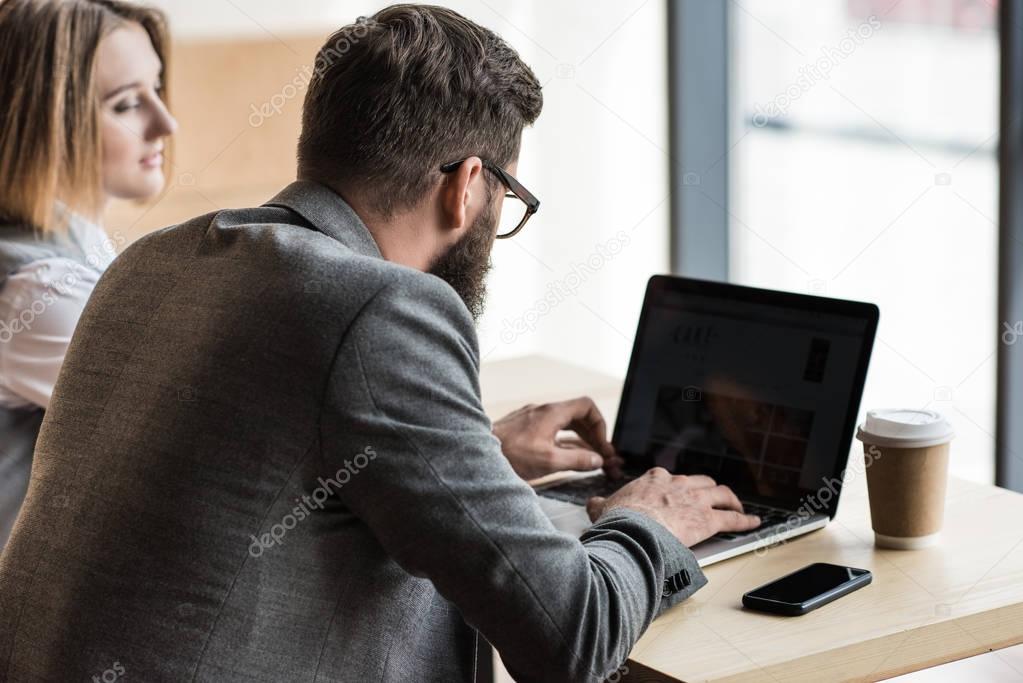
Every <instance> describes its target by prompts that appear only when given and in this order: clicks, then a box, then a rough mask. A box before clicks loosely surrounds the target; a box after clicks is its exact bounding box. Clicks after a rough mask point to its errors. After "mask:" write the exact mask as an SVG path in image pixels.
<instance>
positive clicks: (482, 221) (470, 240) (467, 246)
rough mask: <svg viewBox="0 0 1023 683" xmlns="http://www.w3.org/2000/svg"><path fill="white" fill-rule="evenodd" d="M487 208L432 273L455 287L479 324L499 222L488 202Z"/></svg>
mask: <svg viewBox="0 0 1023 683" xmlns="http://www.w3.org/2000/svg"><path fill="white" fill-rule="evenodd" d="M487 207H488V208H487V210H486V211H485V212H484V213H482V214H480V216H479V218H477V219H476V221H475V222H474V223H473V224H472V227H470V228H469V231H468V232H467V233H466V235H465V236H464V237H463V238H462V239H460V240H459V241H458V242H456V243H455V244H453V245H452V246H451V247H449V248H448V250H447V251H446V252H444V253H443V254H441V255H440V257H439V258H438V259H437V260H436V261H434V263H433V265H432V266H430V271H429V272H430V273H432V274H434V275H436V276H437V277H439V278H441V279H442V280H444V281H445V282H447V283H448V284H449V285H451V287H452V288H453V289H454V290H455V292H457V293H458V296H460V297H462V301H464V302H465V307H466V308H468V309H469V314H470V315H472V319H473V321H476V322H478V321H479V319H480V316H482V315H483V309H484V308H485V307H486V299H487V282H486V280H487V273H488V272H490V267H491V263H490V251H491V249H492V247H493V245H494V228H495V227H496V222H497V219H496V216H495V211H494V205H493V204H492V203H491V202H489V201H488V202H487Z"/></svg>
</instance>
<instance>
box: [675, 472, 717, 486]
mask: <svg viewBox="0 0 1023 683" xmlns="http://www.w3.org/2000/svg"><path fill="white" fill-rule="evenodd" d="M675 476H677V477H685V478H686V479H685V481H686V483H687V484H688V485H689V488H693V489H709V488H712V487H714V486H717V485H718V484H717V482H716V481H714V480H713V479H711V478H710V477H708V476H707V475H706V474H677V475H675Z"/></svg>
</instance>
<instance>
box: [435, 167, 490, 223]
mask: <svg viewBox="0 0 1023 683" xmlns="http://www.w3.org/2000/svg"><path fill="white" fill-rule="evenodd" d="M482 175H483V161H482V160H481V159H480V158H479V157H469V158H468V159H466V160H465V161H463V162H462V163H461V164H459V165H458V168H456V169H455V170H454V171H452V172H451V173H445V174H444V177H443V181H442V184H441V188H440V211H441V221H442V225H443V226H444V227H446V228H447V229H449V230H455V231H461V230H464V229H466V228H468V227H470V226H471V224H472V221H471V217H470V211H469V207H470V206H473V205H475V206H476V207H479V206H480V205H481V204H482V202H483V201H485V200H486V186H485V184H484V183H483V182H482ZM477 210H478V209H477Z"/></svg>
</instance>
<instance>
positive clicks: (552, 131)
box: [155, 0, 669, 374]
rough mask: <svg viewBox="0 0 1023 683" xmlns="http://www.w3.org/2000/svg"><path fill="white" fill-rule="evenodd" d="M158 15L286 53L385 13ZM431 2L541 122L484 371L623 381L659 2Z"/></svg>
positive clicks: (652, 187) (244, 3) (653, 123)
mask: <svg viewBox="0 0 1023 683" xmlns="http://www.w3.org/2000/svg"><path fill="white" fill-rule="evenodd" d="M155 4H157V5H159V6H160V7H162V8H163V9H164V10H165V11H166V12H167V13H168V15H169V17H170V21H171V28H172V31H173V32H174V34H175V36H176V37H178V38H183V37H187V38H199V39H202V38H209V37H217V38H220V37H224V36H249V35H251V36H259V37H265V36H267V35H272V36H275V37H277V38H279V39H280V40H281V41H282V42H284V43H285V44H286V43H287V40H288V37H289V35H290V36H293V35H295V34H297V33H310V32H311V33H316V34H326V33H328V32H329V31H331V30H333V29H335V28H337V27H339V26H341V25H343V24H345V23H349V22H351V21H354V20H355V19H356V18H357V17H358V16H360V15H369V14H372V13H373V12H374V11H376V10H377V9H380V8H381V7H384V6H386V4H387V3H380V2H362V1H355V2H327V1H326V0H305V1H303V2H289V3H281V2H278V1H276V0H204V1H201V2H200V1H199V0H174V1H173V2H171V1H170V0H159V1H158V2H156V3H155ZM440 4H444V5H447V6H449V7H451V8H452V9H455V10H456V11H458V12H461V13H462V14H465V15H466V16H468V17H469V18H471V19H473V20H474V21H477V22H479V23H480V24H482V25H484V26H487V27H489V28H491V29H493V30H495V31H496V32H498V33H500V34H501V35H502V36H504V38H505V39H506V40H508V41H509V42H510V43H511V44H512V45H513V46H514V47H515V48H516V49H517V50H518V51H519V52H520V54H521V55H522V57H523V58H524V59H525V61H526V62H527V63H528V64H530V66H532V68H533V69H534V71H535V72H536V74H537V77H538V78H539V79H540V82H541V83H542V84H543V85H544V100H545V104H544V113H543V114H542V115H541V117H540V120H539V122H538V123H537V125H536V126H535V127H534V128H533V129H531V130H529V131H527V132H526V134H525V138H524V145H523V151H522V156H521V159H520V164H519V171H518V174H517V175H518V177H519V179H520V180H521V181H522V182H523V184H524V185H525V186H526V187H528V188H529V189H530V190H531V191H532V192H533V193H534V194H536V195H537V196H538V197H539V198H540V200H541V203H542V206H541V209H540V212H539V213H538V214H537V215H536V216H534V217H533V218H532V219H531V221H530V223H529V225H528V226H527V227H526V229H525V230H524V231H523V232H522V233H520V234H519V235H518V236H516V237H515V238H514V239H512V240H508V241H500V242H498V243H497V244H496V246H495V249H494V270H493V271H492V274H491V278H490V299H489V306H488V311H487V314H486V315H485V316H484V318H483V319H482V320H481V323H480V328H479V329H480V347H481V352H482V353H483V354H484V356H485V358H486V360H493V359H498V358H502V357H508V356H514V355H520V354H526V353H538V352H542V353H546V354H549V355H554V356H560V357H563V358H565V359H568V360H572V361H574V362H577V363H580V364H582V365H586V366H590V367H593V368H597V369H603V370H605V371H609V372H614V373H618V374H624V372H625V367H626V364H627V360H628V353H629V349H630V348H631V341H632V336H633V333H634V331H635V326H636V321H637V318H638V315H639V308H640V304H641V299H642V293H643V288H644V286H645V283H646V279H647V278H648V277H649V275H650V274H652V273H655V272H664V271H665V270H666V269H667V268H668V253H667V245H668V210H669V203H668V200H667V195H668V157H667V153H666V151H665V150H667V149H668V136H667V86H666V79H667V75H666V56H665V55H666V29H665V16H664V13H665V7H664V3H662V2H651V1H649V0H629V1H627V2H623V1H619V0H599V1H596V2H594V1H588V2H582V1H581V0H573V1H561V2H542V3H541V2H511V1H510V0H479V1H473V0H465V1H458V2H442V3H440ZM240 77H244V74H242V75H240ZM181 134H187V131H181ZM622 235H624V236H625V237H623V236H622ZM523 328H524V329H523ZM515 330H517V331H515Z"/></svg>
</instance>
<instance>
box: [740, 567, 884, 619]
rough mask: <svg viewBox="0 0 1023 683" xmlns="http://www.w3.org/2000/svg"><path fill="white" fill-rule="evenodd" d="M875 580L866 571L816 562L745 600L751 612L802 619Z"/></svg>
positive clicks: (773, 582)
mask: <svg viewBox="0 0 1023 683" xmlns="http://www.w3.org/2000/svg"><path fill="white" fill-rule="evenodd" d="M872 579H873V577H872V576H871V574H870V572H869V571H867V570H866V569H856V568H855V567H842V566H839V565H837V564H827V563H825V562H816V563H814V564H810V565H807V566H805V567H803V568H802V569H800V570H799V571H795V572H792V573H791V574H787V575H785V576H783V577H781V578H780V579H775V580H774V581H772V582H771V583H766V584H764V585H763V586H760V587H759V588H754V589H753V590H751V591H750V592H749V593H746V594H745V595H743V596H742V604H743V606H744V607H747V608H749V609H755V610H759V611H761V612H771V613H773V614H785V615H788V616H798V615H800V614H806V613H807V612H811V611H813V610H815V609H817V608H818V607H820V606H821V605H826V604H828V603H829V602H831V601H832V600H837V599H838V598H840V597H842V596H843V595H847V594H848V593H852V592H853V591H854V590H856V589H857V588H863V587H864V586H866V585H868V584H869V583H870V582H871V580H872Z"/></svg>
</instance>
